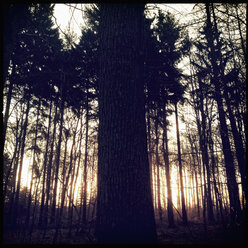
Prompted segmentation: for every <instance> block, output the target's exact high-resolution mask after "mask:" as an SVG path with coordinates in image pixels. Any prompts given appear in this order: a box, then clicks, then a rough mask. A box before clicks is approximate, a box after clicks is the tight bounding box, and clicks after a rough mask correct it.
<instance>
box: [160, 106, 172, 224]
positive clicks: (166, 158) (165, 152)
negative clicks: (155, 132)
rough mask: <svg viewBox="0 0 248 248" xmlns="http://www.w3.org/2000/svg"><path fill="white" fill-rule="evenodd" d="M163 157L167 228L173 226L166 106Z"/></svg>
mask: <svg viewBox="0 0 248 248" xmlns="http://www.w3.org/2000/svg"><path fill="white" fill-rule="evenodd" d="M163 110H164V114H163V122H164V126H163V146H162V148H163V155H164V163H165V175H166V186H167V211H168V222H169V227H174V226H175V221H174V213H173V205H172V192H171V178H170V164H169V148H168V136H167V120H166V106H164V108H163Z"/></svg>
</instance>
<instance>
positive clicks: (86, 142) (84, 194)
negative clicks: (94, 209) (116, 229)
mask: <svg viewBox="0 0 248 248" xmlns="http://www.w3.org/2000/svg"><path fill="white" fill-rule="evenodd" d="M86 94H87V96H86V114H85V127H86V130H85V148H84V152H85V154H84V178H83V180H84V191H83V217H82V222H83V223H84V224H85V223H86V208H87V190H88V189H87V160H88V137H89V104H88V88H87V93H86Z"/></svg>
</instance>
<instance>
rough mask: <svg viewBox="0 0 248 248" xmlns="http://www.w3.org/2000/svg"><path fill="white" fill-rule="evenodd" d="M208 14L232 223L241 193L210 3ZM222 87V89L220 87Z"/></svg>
mask: <svg viewBox="0 0 248 248" xmlns="http://www.w3.org/2000/svg"><path fill="white" fill-rule="evenodd" d="M206 13H207V32H208V33H207V35H206V37H207V40H208V44H209V47H210V50H211V53H210V59H211V63H212V66H213V75H214V76H213V80H212V81H213V84H214V87H215V92H216V94H215V96H216V97H215V100H216V102H217V107H218V114H219V121H220V134H221V140H222V147H223V154H224V161H225V168H226V175H227V187H228V193H229V201H230V213H231V219H232V223H234V222H235V218H236V215H238V216H239V215H240V213H241V206H240V200H239V191H238V185H237V181H236V176H235V167H234V160H233V155H232V150H231V146H230V140H229V137H228V128H227V123H226V116H225V111H224V105H223V99H222V93H221V90H220V88H221V87H222V85H223V82H222V81H223V79H221V78H220V76H219V75H220V74H221V72H220V69H219V66H217V64H216V53H215V46H214V37H213V35H212V23H211V17H210V9H209V3H206ZM220 86H221V87H220Z"/></svg>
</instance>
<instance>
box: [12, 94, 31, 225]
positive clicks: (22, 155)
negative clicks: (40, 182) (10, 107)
mask: <svg viewBox="0 0 248 248" xmlns="http://www.w3.org/2000/svg"><path fill="white" fill-rule="evenodd" d="M30 98H31V96H30V92H28V97H27V108H26V113H25V115H26V116H25V122H24V126H23V136H22V147H21V155H20V156H21V157H20V163H19V172H18V179H17V189H16V195H15V201H14V208H15V209H14V212H12V213H13V222H12V223H13V225H15V224H16V220H17V216H18V207H19V193H20V188H21V175H22V166H23V158H24V149H25V140H26V133H27V127H28V114H29V110H30Z"/></svg>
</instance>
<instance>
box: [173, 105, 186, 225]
mask: <svg viewBox="0 0 248 248" xmlns="http://www.w3.org/2000/svg"><path fill="white" fill-rule="evenodd" d="M175 117H176V132H177V151H178V164H179V176H180V193H181V203H182V218H183V224H184V225H187V224H188V217H187V212H186V207H185V196H184V184H183V169H182V159H181V148H180V136H179V124H178V112H177V103H175Z"/></svg>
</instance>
